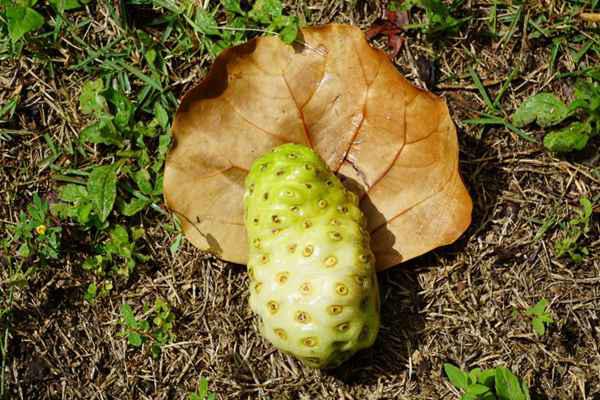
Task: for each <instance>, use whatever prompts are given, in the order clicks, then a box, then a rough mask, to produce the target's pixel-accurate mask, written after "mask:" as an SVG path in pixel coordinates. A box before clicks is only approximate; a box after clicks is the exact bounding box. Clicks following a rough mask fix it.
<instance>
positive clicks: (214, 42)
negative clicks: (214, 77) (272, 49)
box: [165, 0, 300, 56]
mask: <svg viewBox="0 0 600 400" xmlns="http://www.w3.org/2000/svg"><path fill="white" fill-rule="evenodd" d="M165 7H166V5H165ZM170 10H171V11H172V12H174V13H175V14H176V15H178V16H182V17H183V18H184V20H185V21H186V22H187V24H189V26H191V28H192V29H193V30H194V32H195V33H197V34H198V35H199V37H200V40H201V43H202V45H203V46H204V49H205V50H207V51H208V52H209V53H210V54H212V55H213V56H216V55H217V54H219V53H220V52H221V51H223V50H224V49H226V48H229V47H232V46H235V45H238V44H240V43H243V42H244V41H246V40H247V39H248V38H249V34H250V33H253V32H260V33H268V34H276V35H278V36H279V37H280V38H281V40H283V41H284V42H285V43H288V44H291V43H293V42H294V41H295V40H296V38H297V37H298V32H299V28H300V21H299V19H298V17H296V16H289V15H285V14H284V12H283V10H284V7H283V4H282V2H281V1H280V0H257V1H255V2H254V3H253V5H252V8H251V9H250V10H248V11H246V10H245V9H244V7H242V3H241V2H240V0H221V4H220V6H217V7H215V8H213V9H206V8H202V7H194V6H192V5H188V6H185V3H184V4H182V5H181V6H179V7H178V6H174V5H171V7H170ZM223 11H224V13H225V17H226V20H225V22H224V23H222V24H220V23H218V22H217V17H216V16H217V14H221V13H222V12H223Z"/></svg>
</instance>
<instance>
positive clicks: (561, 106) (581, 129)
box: [512, 74, 600, 153]
mask: <svg viewBox="0 0 600 400" xmlns="http://www.w3.org/2000/svg"><path fill="white" fill-rule="evenodd" d="M589 75H590V76H592V77H594V76H595V75H594V74H589ZM596 78H597V77H596ZM596 78H594V79H593V80H579V81H578V82H577V84H576V85H575V99H574V100H573V101H572V102H571V104H570V105H569V106H567V105H566V104H565V103H564V102H563V101H562V100H560V99H559V98H558V97H556V96H555V95H554V94H552V93H539V94H537V95H535V96H532V97H530V98H528V99H527V100H525V101H524V102H523V103H521V105H520V106H519V108H518V109H517V110H516V111H515V113H514V114H513V116H512V122H513V124H514V125H515V126H516V127H524V126H526V125H529V124H531V123H533V122H536V123H537V125H539V126H540V127H542V128H547V127H552V126H556V125H558V124H560V123H562V122H563V121H565V120H567V119H569V118H573V119H578V120H576V121H573V122H571V123H570V124H569V125H567V126H564V127H562V128H560V129H557V130H553V131H550V132H548V133H546V136H545V137H544V147H546V149H548V150H550V151H552V152H555V153H567V152H571V151H577V150H583V149H584V148H585V147H586V146H587V144H588V142H589V140H590V139H591V138H592V137H594V136H596V135H598V133H599V132H600V85H599V84H598V82H596Z"/></svg>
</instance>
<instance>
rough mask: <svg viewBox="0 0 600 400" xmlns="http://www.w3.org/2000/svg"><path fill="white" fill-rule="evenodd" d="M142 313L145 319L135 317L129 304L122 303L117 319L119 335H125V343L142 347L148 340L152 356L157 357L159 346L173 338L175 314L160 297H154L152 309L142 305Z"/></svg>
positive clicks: (159, 351) (159, 350)
mask: <svg viewBox="0 0 600 400" xmlns="http://www.w3.org/2000/svg"><path fill="white" fill-rule="evenodd" d="M144 314H145V315H147V316H148V317H147V318H146V319H144V318H136V317H135V314H134V313H133V309H132V308H131V306H130V305H129V304H127V303H123V305H121V320H120V321H119V323H120V324H121V326H122V331H121V333H120V335H121V336H127V343H129V344H130V345H131V346H133V347H142V345H143V344H144V343H146V342H148V341H150V342H151V346H150V350H151V353H152V356H153V357H155V358H158V357H159V356H160V353H161V348H162V347H163V346H164V345H166V344H168V343H170V342H172V341H173V340H175V335H174V334H173V323H174V321H175V314H173V312H172V311H171V308H170V306H169V304H168V303H167V302H166V301H165V300H163V299H161V298H157V299H156V301H155V303H154V307H153V308H152V309H149V308H148V306H147V305H144Z"/></svg>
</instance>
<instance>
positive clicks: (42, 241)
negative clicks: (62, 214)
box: [10, 193, 62, 265]
mask: <svg viewBox="0 0 600 400" xmlns="http://www.w3.org/2000/svg"><path fill="white" fill-rule="evenodd" d="M11 231H12V234H13V236H12V239H10V243H15V244H18V246H19V247H18V249H17V255H18V256H19V257H21V258H28V259H36V258H37V259H38V260H39V262H40V263H41V264H42V265H43V264H46V263H47V262H48V261H49V260H56V259H58V258H59V255H60V239H61V232H62V228H61V227H60V226H57V225H56V224H55V223H54V221H52V219H51V218H50V215H49V205H48V202H47V201H45V200H42V199H41V198H40V197H39V196H38V194H37V193H36V194H34V196H33V201H32V202H31V203H30V204H29V205H28V206H27V212H24V211H21V212H20V214H19V221H18V222H17V225H16V226H15V227H14V228H13V229H11Z"/></svg>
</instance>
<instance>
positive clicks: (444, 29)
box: [388, 0, 469, 37]
mask: <svg viewBox="0 0 600 400" xmlns="http://www.w3.org/2000/svg"><path fill="white" fill-rule="evenodd" d="M462 3H463V1H462V0H454V1H453V2H452V4H450V5H449V6H448V5H446V4H445V3H444V2H442V1H441V0H406V1H403V2H398V1H393V2H392V3H390V5H389V6H388V8H389V10H390V11H409V10H410V9H411V8H413V7H416V8H419V9H421V10H423V11H425V21H424V22H422V23H417V24H406V25H403V29H417V30H420V31H422V32H423V33H425V34H427V35H429V36H432V37H441V36H443V35H448V34H455V33H456V32H458V29H459V28H460V26H461V25H462V24H464V23H465V22H466V21H468V20H469V18H463V19H458V18H455V17H453V16H452V14H453V13H454V12H455V11H456V10H457V9H458V7H460V5H461V4H462Z"/></svg>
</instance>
